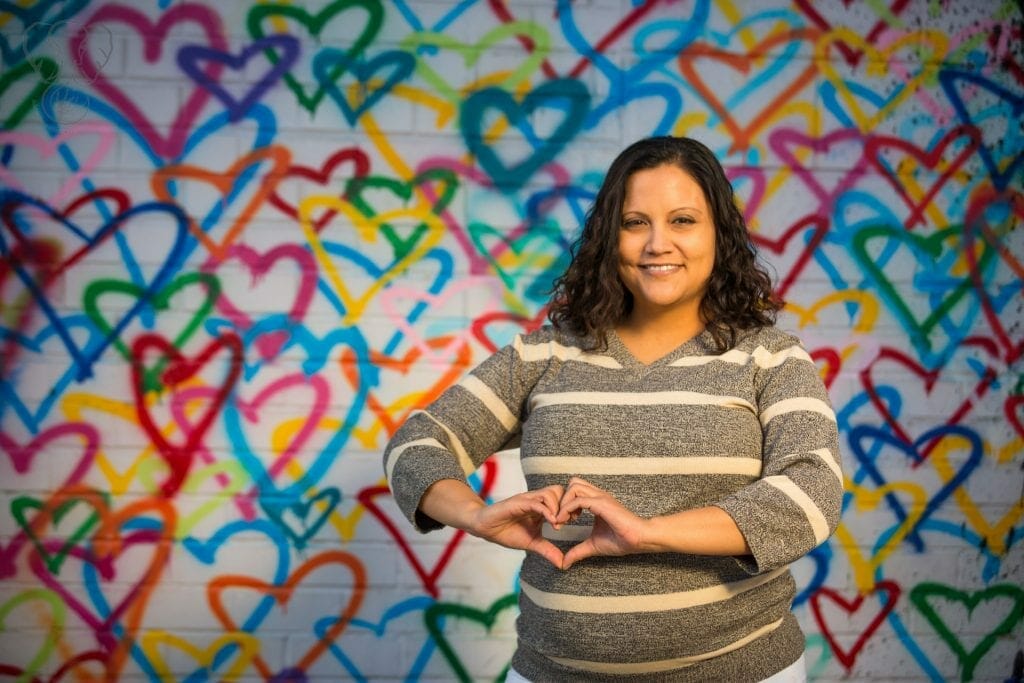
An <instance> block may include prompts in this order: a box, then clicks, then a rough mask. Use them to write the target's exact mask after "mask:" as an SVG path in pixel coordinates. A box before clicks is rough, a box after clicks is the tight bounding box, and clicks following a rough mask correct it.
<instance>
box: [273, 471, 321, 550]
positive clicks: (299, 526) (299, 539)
mask: <svg viewBox="0 0 1024 683" xmlns="http://www.w3.org/2000/svg"><path fill="white" fill-rule="evenodd" d="M340 502H341V491H340V490H339V489H338V488H336V487H333V486H330V487H327V488H325V489H322V490H320V491H318V492H316V493H315V494H312V495H309V496H306V497H303V498H302V499H299V500H290V499H286V500H284V501H276V500H274V499H273V498H271V497H269V496H261V497H260V507H262V508H263V511H264V512H265V513H266V514H267V516H268V517H269V518H270V519H272V520H273V521H274V522H275V523H276V524H278V525H279V526H280V527H281V528H282V529H283V530H284V532H285V535H286V536H288V538H289V539H291V541H292V545H293V546H294V547H295V548H296V549H300V550H301V549H303V548H305V547H306V545H307V544H308V543H309V541H310V540H311V539H312V538H314V537H315V536H316V535H317V533H318V532H319V531H320V529H321V527H323V526H324V524H326V523H327V522H328V521H329V520H330V518H331V515H332V514H333V513H334V511H335V509H336V508H337V507H338V504H339V503H340Z"/></svg>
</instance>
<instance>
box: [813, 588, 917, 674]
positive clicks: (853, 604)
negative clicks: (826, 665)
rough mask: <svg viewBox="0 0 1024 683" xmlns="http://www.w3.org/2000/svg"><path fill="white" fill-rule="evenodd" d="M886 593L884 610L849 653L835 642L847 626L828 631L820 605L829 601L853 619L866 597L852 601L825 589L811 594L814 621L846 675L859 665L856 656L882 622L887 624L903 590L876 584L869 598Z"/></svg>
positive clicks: (877, 614) (876, 616)
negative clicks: (886, 620)
mask: <svg viewBox="0 0 1024 683" xmlns="http://www.w3.org/2000/svg"><path fill="white" fill-rule="evenodd" d="M879 593H884V594H885V595H886V599H885V601H884V602H883V604H882V607H881V608H880V609H879V610H878V612H877V613H876V614H875V615H874V616H873V617H872V618H871V622H870V623H869V624H868V625H867V627H866V628H864V630H863V631H861V632H860V635H859V636H857V640H856V642H854V644H853V646H852V647H851V648H850V649H849V650H844V649H843V648H842V647H840V645H839V643H838V642H837V641H836V637H835V635H834V633H835V632H836V631H837V630H838V631H841V630H844V629H845V627H846V625H845V624H843V625H838V624H837V628H836V629H831V628H829V625H828V624H827V623H826V622H825V618H824V616H823V615H822V610H821V601H822V600H823V599H825V598H827V599H828V600H829V601H830V602H833V603H835V604H837V605H838V606H839V607H840V609H842V610H843V611H844V612H846V613H847V614H849V615H851V616H852V615H853V614H855V613H857V612H858V611H860V609H861V607H862V606H863V605H864V598H865V597H866V596H864V595H857V596H856V597H855V598H854V599H853V600H847V599H846V598H844V597H843V596H842V595H840V594H839V592H838V591H836V590H835V589H832V588H828V587H822V588H819V589H818V590H816V591H815V592H814V593H813V594H811V600H810V602H811V611H812V612H813V613H814V619H815V620H816V621H817V622H818V627H819V628H820V629H821V633H822V635H824V636H825V639H826V640H827V641H828V644H829V647H831V648H832V652H834V653H835V655H836V659H838V660H839V662H840V663H841V664H842V665H843V666H844V667H846V669H847V671H849V670H850V669H852V668H853V665H854V663H855V662H856V661H857V655H859V654H860V651H861V650H863V649H864V645H865V644H867V642H868V639H869V638H871V636H872V635H874V633H875V631H877V630H878V627H879V626H881V625H882V621H884V620H885V618H886V617H887V616H889V613H890V612H892V610H893V609H894V608H895V607H896V602H897V600H899V597H900V593H901V591H900V587H899V585H898V584H896V583H895V582H893V581H879V582H878V583H876V584H875V587H874V589H873V590H872V591H871V593H869V595H876V594H879Z"/></svg>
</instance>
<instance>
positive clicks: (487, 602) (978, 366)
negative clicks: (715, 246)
mask: <svg viewBox="0 0 1024 683" xmlns="http://www.w3.org/2000/svg"><path fill="white" fill-rule="evenodd" d="M1022 14H1024V10H1022V7H1021V4H1020V2H1019V0H1018V1H1014V0H886V1H884V2H883V1H881V0H878V1H870V0H865V1H864V2H850V1H848V0H842V1H840V0H835V1H831V0H830V1H829V2H810V1H808V0H766V1H762V0H757V1H756V2H755V1H753V0H750V1H740V0H661V1H656V0H651V1H649V2H640V1H639V0H562V1H561V2H556V1H554V0H553V1H552V2H545V1H540V0H532V1H526V0H522V1H519V0H505V1H502V0H461V1H458V2H456V1H452V2H440V1H438V2H420V1H418V0H417V1H416V2H413V1H412V0H336V1H334V2H328V1H326V0H325V1H323V2H299V1H298V0H295V1H292V2H288V1H282V2H261V1H259V0H256V1H252V2H248V1H246V2H241V1H239V2H205V3H201V2H194V1H192V2H171V1H169V0H139V1H137V2H135V1H133V2H128V1H127V0H121V1H119V2H118V1H114V2H108V1H106V0H93V1H89V0H63V1H56V0H37V1H33V0H15V1H12V2H6V1H5V2H0V60H2V62H0V64H2V67H0V126H2V131H0V187H2V190H0V254H2V258H0V348H2V351H0V503H2V505H0V580H2V581H0V677H2V678H3V680H10V681H104V680H120V681H163V680H187V681H204V680H211V681H212V680H239V681H241V680H246V681H250V680H266V681H305V680H363V681H369V680H372V681H406V680H408V681H415V680H424V681H427V680H435V681H440V680H462V681H468V680H473V681H486V680H496V679H499V678H500V677H502V676H503V675H504V672H505V669H506V666H507V664H508V659H509V657H510V655H511V652H512V649H513V646H514V619H515V611H516V607H515V595H516V590H517V588H516V586H517V583H516V579H517V577H516V572H517V563H518V559H519V557H520V555H519V554H518V553H517V552H514V551H508V550H504V549H500V548H494V547H491V546H487V545H485V544H482V543H480V542H477V541H476V539H472V538H468V537H466V536H465V535H464V534H462V533H455V532H452V531H447V532H439V533H435V534H430V535H427V536H423V537H420V536H418V535H416V534H415V533H414V532H413V531H412V530H411V529H410V528H409V526H408V524H407V523H405V522H404V521H403V520H402V519H401V518H400V517H399V515H398V511H397V507H396V506H395V505H394V503H393V501H392V499H391V497H390V495H389V493H388V490H387V488H386V487H385V486H384V483H383V478H382V466H381V453H382V450H383V447H384V444H385V442H386V440H387V438H388V436H389V435H390V434H391V433H392V432H393V431H394V430H395V428H396V426H397V425H398V424H400V423H401V421H402V419H403V417H404V416H406V415H407V414H409V412H410V411H412V410H414V409H416V408H418V407H421V406H423V405H424V404H426V403H427V402H428V401H430V400H431V399H432V398H434V397H435V396H437V395H438V394H439V393H440V392H441V390H442V389H444V388H445V387H446V386H448V385H450V384H451V383H453V382H454V381H455V380H456V379H457V378H458V377H459V376H460V375H461V374H462V373H464V372H465V371H466V370H467V369H468V368H469V367H471V366H473V365H475V364H476V363H478V362H479V361H480V360H482V359H483V358H484V357H485V356H486V355H487V354H488V353H490V352H491V351H493V350H494V349H496V348H497V347H499V346H500V345H502V344H504V343H506V342H507V341H509V340H510V339H511V338H512V336H513V335H514V334H515V333H517V332H520V331H522V330H529V329H532V328H534V327H536V326H538V325H540V324H542V323H543V321H544V314H545V299H546V292H547V290H548V287H549V286H550V284H551V282H552V279H553V277H554V276H555V275H556V274H557V273H559V272H560V270H561V269H562V268H563V267H564V266H565V264H566V261H567V255H568V253H569V251H568V250H569V246H570V244H571V242H572V240H573V239H574V237H575V235H576V234H577V231H578V229H579V227H580V224H581V222H582V220H583V216H584V214H585V212H586V210H587V208H588V206H589V203H590V201H591V199H592V197H593V195H594V192H595V190H596V187H597V186H598V184H599V182H600V180H601V177H602V173H603V171H604V169H605V168H606V166H607V164H608V163H609V162H610V160H611V159H612V157H613V156H614V155H615V154H616V153H617V152H618V151H619V150H620V149H621V148H622V147H623V146H624V145H625V144H627V143H629V142H632V141H633V140H635V139H637V138H639V137H642V136H646V135H650V134H680V135H690V136H694V137H697V138H698V139H700V140H702V141H704V142H706V143H707V144H708V145H709V146H711V147H712V148H713V149H714V150H715V151H716V153H718V154H719V155H720V157H721V159H722V160H723V162H724V163H725V164H726V165H727V168H728V171H729V174H730V177H731V179H732V180H733V183H734V186H735V188H736V190H737V193H738V195H739V197H740V198H741V202H742V204H743V208H744V210H745V213H746V215H747V217H748V220H749V222H750V225H751V226H752V229H753V230H754V231H755V233H756V234H755V237H756V240H757V243H758V244H759V245H760V247H761V249H762V252H763V254H764V256H765V259H766V260H767V261H768V263H769V264H770V265H771V267H772V270H773V272H774V273H775V276H776V278H777V282H778V288H779V291H780V293H781V294H782V295H783V297H784V298H785V299H786V301H787V305H786V309H785V312H784V314H783V316H782V319H781V321H780V324H781V325H782V326H783V327H785V328H787V329H789V330H792V331H794V332H796V333H797V334H799V335H800V336H801V337H802V338H803V339H804V341H805V343H806V345H807V347H808V350H809V351H811V352H812V355H813V357H814V358H815V359H816V360H817V361H818V363H819V365H820V370H821V374H822V377H823V378H824V381H825V382H826V384H827V385H828V387H829V390H830V392H831V395H832V398H833V402H834V404H835V407H836V409H837V412H838V415H839V422H840V429H841V437H842V443H843V448H844V452H843V456H844V459H845V470H846V483H847V491H848V493H847V495H846V501H845V512H844V518H843V523H842V525H841V526H840V528H839V530H838V531H837V533H836V534H835V536H834V537H833V538H832V539H830V540H829V542H828V543H827V544H826V545H824V546H822V547H821V548H819V549H817V550H816V551H815V552H814V553H812V554H811V555H810V556H808V557H806V558H804V559H802V560H801V561H799V562H798V563H797V564H796V565H795V566H794V574H795V576H796V577H797V580H798V584H799V587H800V592H799V594H798V597H797V600H796V603H795V605H794V609H795V611H796V614H797V615H798V617H799V618H800V620H801V623H802V624H803V626H804V628H805V631H806V633H807V658H808V667H809V673H810V677H811V679H812V680H820V681H829V680H863V681H893V680H907V681H941V680H965V681H966V680H975V681H1011V680H1012V681H1020V680H1022V678H1024V651H1022V650H1024V645H1022V643H1024V588H1022V585H1024V539H1022V536H1024V517H1022V515H1024V364H1022V360H1021V356H1022V352H1024V313H1022V309H1024V294H1022V285H1024V263H1022V261H1024V230H1022V229H1021V225H1022V219H1024V124H1022V121H1024V50H1022V44H1024V28H1022V26H1024V19H1022ZM472 483H473V485H474V486H476V487H477V488H478V489H479V491H480V493H481V494H482V495H483V496H484V497H485V498H488V499H497V498H500V497H504V496H507V495H510V494H511V493H513V492H516V491H518V490H520V488H521V487H522V486H523V481H522V475H521V473H520V472H519V470H518V464H517V461H516V455H515V453H514V452H503V453H499V454H496V455H495V456H494V457H493V458H492V459H491V460H489V461H488V462H487V464H486V465H485V467H483V468H482V469H481V470H480V471H479V472H478V473H477V474H476V475H475V477H474V479H473V481H472Z"/></svg>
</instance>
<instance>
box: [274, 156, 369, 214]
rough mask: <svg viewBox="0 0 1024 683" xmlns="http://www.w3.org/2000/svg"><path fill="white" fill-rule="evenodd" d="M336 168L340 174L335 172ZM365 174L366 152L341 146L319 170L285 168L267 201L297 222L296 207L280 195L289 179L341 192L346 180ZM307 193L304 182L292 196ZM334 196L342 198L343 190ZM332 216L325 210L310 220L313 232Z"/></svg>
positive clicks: (367, 162)
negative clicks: (338, 188)
mask: <svg viewBox="0 0 1024 683" xmlns="http://www.w3.org/2000/svg"><path fill="white" fill-rule="evenodd" d="M349 166H351V167H352V168H351V170H349ZM339 168H340V169H341V172H339V171H338V169H339ZM369 172H370V158H369V157H368V156H367V155H366V152H364V151H363V150H361V149H359V148H358V147H342V148H341V149H338V150H336V151H335V152H334V153H332V154H331V155H330V156H329V157H327V159H325V160H324V162H323V163H322V164H321V165H320V168H313V167H311V166H300V165H292V166H289V167H288V168H287V169H286V170H285V172H284V174H283V176H282V178H281V181H280V182H279V183H278V184H277V185H276V186H275V187H274V190H273V191H272V192H271V193H270V196H269V197H268V198H267V201H269V202H270V203H271V204H272V205H273V206H275V207H276V208H278V209H280V210H281V212H283V213H284V214H285V215H286V216H289V217H291V218H294V219H296V220H298V218H299V208H298V206H297V205H296V204H295V203H293V202H290V201H289V200H288V199H286V198H285V194H284V192H282V187H283V186H285V185H287V184H288V179H289V178H299V179H300V180H302V181H312V184H313V185H314V186H315V187H317V189H320V188H324V189H329V188H330V187H341V188H343V189H344V188H347V187H348V185H349V180H350V179H355V178H362V177H364V176H366V175H367V174H368V173H369ZM309 194H311V193H310V192H309V191H308V190H307V189H306V188H305V183H302V184H300V185H299V187H298V188H296V190H295V192H294V196H298V197H305V196H307V195H309ZM338 197H339V198H344V193H343V191H339V193H338ZM335 215H337V212H336V211H335V210H333V209H328V210H326V211H324V213H323V215H321V216H318V217H316V218H312V219H311V221H310V222H311V224H312V226H313V229H314V230H315V231H316V232H320V231H322V230H323V229H324V226H326V225H327V224H328V223H330V222H331V219H332V218H334V216H335Z"/></svg>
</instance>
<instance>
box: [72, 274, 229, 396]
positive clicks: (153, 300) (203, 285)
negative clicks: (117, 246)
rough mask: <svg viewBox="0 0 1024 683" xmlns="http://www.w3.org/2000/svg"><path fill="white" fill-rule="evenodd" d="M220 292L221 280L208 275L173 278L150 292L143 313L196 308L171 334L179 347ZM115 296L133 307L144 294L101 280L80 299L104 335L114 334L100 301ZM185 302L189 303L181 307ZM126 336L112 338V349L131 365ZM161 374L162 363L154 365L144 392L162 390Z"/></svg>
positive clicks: (136, 288) (135, 287)
mask: <svg viewBox="0 0 1024 683" xmlns="http://www.w3.org/2000/svg"><path fill="white" fill-rule="evenodd" d="M191 290H195V291H197V292H201V293H200V294H198V296H197V297H196V296H193V295H191V294H190V293H189V292H190V291H191ZM220 290H221V284H220V281H219V280H218V279H217V278H216V277H214V276H213V275H210V274H208V273H185V274H184V275H179V276H178V277H176V278H174V279H173V280H172V281H171V282H169V283H168V284H167V286H166V287H164V288H162V289H161V290H160V291H158V292H153V293H152V294H151V295H150V296H149V306H148V307H147V309H146V310H147V311H151V312H152V313H156V314H159V313H162V312H166V311H170V310H177V311H185V310H188V309H190V308H193V307H194V308H195V310H194V312H192V313H191V315H188V316H187V317H186V320H185V321H184V324H183V325H181V330H180V331H178V332H177V333H175V334H174V337H173V339H172V341H171V343H172V344H173V345H174V346H176V347H178V348H181V347H183V346H184V345H185V344H186V343H187V342H188V340H189V339H191V338H192V337H193V336H194V335H195V333H196V332H197V331H198V330H199V329H200V326H201V325H202V323H203V321H204V320H205V319H206V318H207V317H208V316H209V314H210V311H211V310H212V309H213V305H214V302H215V301H217V300H218V297H219V295H220ZM117 295H120V296H122V297H125V298H127V299H129V300H130V301H134V302H135V305H137V303H138V301H140V300H142V299H143V298H144V297H145V296H146V295H147V293H146V290H145V289H144V288H142V287H140V286H138V285H136V284H135V283H133V282H128V281H127V280H116V279H110V278H104V279H99V280H93V281H92V282H91V283H89V285H88V286H87V287H86V288H85V293H84V295H83V297H82V309H83V310H84V311H85V314H86V315H87V316H89V319H90V320H91V321H92V322H93V323H94V324H95V325H96V327H97V329H99V330H100V331H101V332H102V333H103V334H105V335H111V334H112V333H113V331H114V325H113V324H112V323H111V322H110V321H108V320H107V319H106V317H105V315H104V312H103V311H104V308H105V307H104V306H103V304H102V303H101V302H102V301H104V300H109V299H112V298H115V297H116V296H117ZM176 299H177V300H178V302H179V305H177V306H175V300H176ZM185 301H188V302H189V303H188V304H187V305H182V304H183V302H185ZM193 301H198V305H196V304H195V303H193ZM107 310H109V308H108V309H107ZM115 310H117V309H115ZM161 327H162V328H165V329H163V334H165V335H166V334H167V332H168V330H167V329H166V328H167V327H168V326H167V325H166V323H164V324H163V325H161ZM125 336H129V335H127V334H124V332H122V334H121V335H118V337H116V338H115V339H114V347H115V348H116V349H117V350H118V352H120V354H121V356H122V357H123V358H124V359H125V360H126V361H128V362H129V363H130V362H133V361H134V358H133V356H132V351H131V349H130V348H129V347H128V344H127V343H125V342H124V341H123V337H125ZM162 373H163V364H157V365H155V366H154V367H153V368H150V369H149V371H148V372H147V373H146V375H145V376H144V378H143V388H144V389H145V391H159V390H160V389H161V388H162V386H161V384H160V375H161V374H162Z"/></svg>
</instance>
